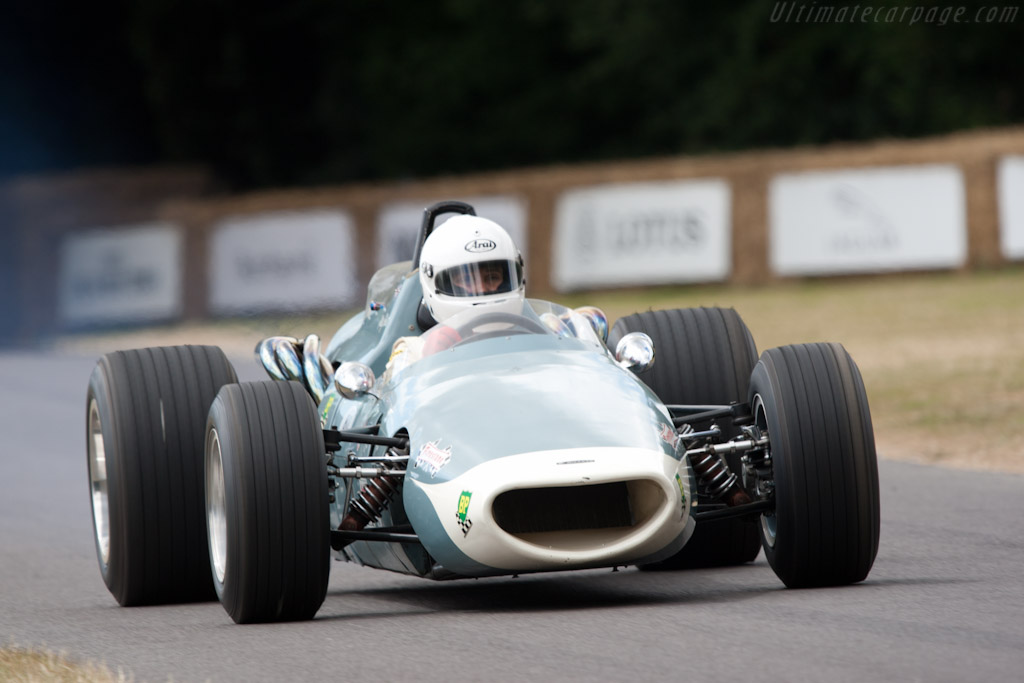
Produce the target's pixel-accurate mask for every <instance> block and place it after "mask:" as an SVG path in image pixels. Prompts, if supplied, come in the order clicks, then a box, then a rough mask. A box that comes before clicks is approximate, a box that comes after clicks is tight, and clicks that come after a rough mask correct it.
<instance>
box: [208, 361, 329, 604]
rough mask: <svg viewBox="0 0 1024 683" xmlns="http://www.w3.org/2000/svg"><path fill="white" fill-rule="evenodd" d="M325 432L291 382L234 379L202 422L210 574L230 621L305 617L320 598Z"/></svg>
mask: <svg viewBox="0 0 1024 683" xmlns="http://www.w3.org/2000/svg"><path fill="white" fill-rule="evenodd" d="M326 452H327V451H326V449H325V447H324V437H323V430H322V428H321V426H320V420H319V418H318V417H317V414H316V407H315V406H314V405H313V402H312V400H311V399H310V397H309V394H308V393H307V392H306V390H305V389H304V388H303V386H302V385H301V384H299V383H298V382H279V381H278V382H275V381H266V382H248V383H244V384H235V385H231V386H228V387H224V389H223V390H222V391H221V392H220V393H219V394H218V395H217V398H216V400H214V402H213V405H212V406H211V407H210V415H209V420H208V422H207V428H206V522H207V526H208V527H209V558H210V559H209V570H210V572H211V573H212V574H213V579H214V586H215V588H216V591H217V596H218V597H219V598H220V601H221V603H222V604H223V605H224V609H225V610H226V611H227V613H228V614H229V615H230V616H231V618H232V619H233V620H234V621H235V622H237V623H240V624H242V623H251V622H269V621H298V620H304V619H312V618H313V616H314V615H315V614H316V612H317V610H318V609H320V605H321V604H322V603H323V601H324V597H325V596H326V594H327V580H328V578H329V570H330V566H329V563H330V541H331V538H330V533H331V532H330V518H329V510H328V490H327V461H326V458H325V457H324V456H325V454H326Z"/></svg>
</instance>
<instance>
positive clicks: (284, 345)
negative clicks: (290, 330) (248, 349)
mask: <svg viewBox="0 0 1024 683" xmlns="http://www.w3.org/2000/svg"><path fill="white" fill-rule="evenodd" d="M255 352H256V360H257V361H258V362H259V364H260V365H262V366H263V369H264V370H266V371H267V374H268V375H270V377H271V378H272V379H276V380H281V381H288V380H295V381H298V382H302V383H303V385H304V386H305V387H306V391H308V392H309V393H310V395H311V396H312V397H313V398H314V400H316V402H317V404H319V403H320V401H322V400H323V398H324V394H325V393H326V392H327V389H328V388H329V387H330V386H331V383H332V382H333V381H334V366H333V365H332V364H331V361H329V360H328V359H327V356H325V355H323V354H322V353H320V337H319V336H317V335H315V334H310V335H307V336H306V338H305V339H304V340H303V341H301V342H300V341H299V340H298V339H296V338H295V337H285V336H274V337H267V338H266V339H263V340H262V341H260V342H259V343H258V344H257V345H256V349H255Z"/></svg>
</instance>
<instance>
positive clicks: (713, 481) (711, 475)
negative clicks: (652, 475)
mask: <svg viewBox="0 0 1024 683" xmlns="http://www.w3.org/2000/svg"><path fill="white" fill-rule="evenodd" d="M686 427H689V425H686ZM692 431H693V430H692V428H690V429H688V430H687V429H683V430H682V432H681V434H682V436H683V438H686V435H687V433H689V432H692ZM690 465H691V466H692V467H693V472H694V474H696V475H697V478H698V479H699V480H700V483H701V484H703V485H704V488H705V490H706V491H707V493H708V495H709V496H711V497H712V498H716V499H721V500H723V501H724V502H725V504H726V505H728V506H729V507H734V506H736V505H744V504H746V503H749V502H750V496H748V495H747V493H746V491H744V490H743V488H742V487H740V485H739V478H738V477H737V476H736V474H735V473H734V472H733V471H732V470H730V469H729V465H728V464H726V462H725V456H724V455H721V454H720V453H715V452H714V451H712V450H710V449H708V450H705V451H703V452H698V453H692V452H691V456H690Z"/></svg>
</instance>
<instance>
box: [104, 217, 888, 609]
mask: <svg viewBox="0 0 1024 683" xmlns="http://www.w3.org/2000/svg"><path fill="white" fill-rule="evenodd" d="M450 213H455V214H464V215H472V214H473V209H472V207H470V206H468V205H466V204H462V203H459V202H445V203H441V204H438V205H435V206H432V207H430V208H428V209H427V210H426V211H425V213H424V220H423V224H422V226H421V228H420V236H419V242H418V247H417V254H416V257H415V258H414V259H413V260H412V261H408V262H404V263H399V264H395V265H392V266H389V267H386V268H384V269H382V270H380V271H379V272H378V273H377V274H376V275H375V276H374V277H373V279H372V281H371V282H370V285H369V288H368V296H367V302H366V306H365V307H364V308H363V309H362V311H361V312H359V313H358V314H357V315H355V316H354V317H353V318H352V319H351V320H349V321H348V322H347V323H345V324H344V325H343V326H342V327H341V329H339V330H338V332H337V333H336V334H335V335H334V337H333V339H331V340H330V342H329V343H328V344H327V345H326V347H325V348H321V344H320V340H319V339H318V338H317V337H316V336H315V335H309V336H308V337H306V338H305V339H301V340H300V339H293V338H287V337H271V338H268V339H265V340H263V341H262V342H260V344H259V345H258V346H257V355H258V358H259V359H260V362H261V364H262V365H263V367H264V368H265V369H266V370H267V372H268V374H269V375H270V376H271V379H269V380H267V381H262V382H247V383H238V382H237V378H236V376H235V373H234V370H233V369H232V367H231V365H230V363H229V362H228V361H227V359H226V357H225V356H224V354H223V353H222V352H221V351H220V350H219V349H217V348H215V347H194V346H185V347H160V348H151V349H139V350H131V351H120V352H116V353H111V354H107V355H106V356H104V357H103V358H102V359H101V360H100V361H99V363H98V364H97V366H96V369H95V371H94V372H93V375H92V378H91V380H90V383H89V391H88V397H87V413H86V414H87V453H88V464H89V479H90V493H91V497H92V510H93V520H94V525H93V528H94V532H95V539H96V548H97V555H98V558H99V564H100V569H101V574H102V576H103V578H104V581H105V582H106V585H107V587H108V588H109V589H110V591H111V593H113V595H114V596H115V598H116V599H117V600H118V602H119V603H121V604H122V605H134V604H156V603H166V602H176V601H188V600H201V599H206V598H211V597H213V596H214V595H216V596H217V597H218V598H219V599H220V601H221V602H222V603H223V605H224V607H225V609H226V610H227V612H228V613H229V614H230V616H231V617H232V618H233V619H234V620H235V621H236V622H239V623H246V622H266V621H283V620H300V619H310V618H312V617H313V616H314V615H315V614H316V613H317V611H318V610H319V608H320V607H321V605H322V603H323V601H324V598H325V596H326V592H327V585H328V576H329V566H330V560H331V555H332V554H333V555H334V557H335V558H336V559H339V560H345V561H350V562H355V563H358V564H361V565H366V566H370V567H376V568H380V569H388V570H392V571H397V572H402V573H406V574H413V575H416V576H421V577H425V578H431V579H457V578H461V577H484V576H500V575H516V574H522V573H527V572H544V571H562V570H570V569H582V568H593V567H620V566H631V565H636V566H639V567H641V568H644V569H679V568H686V567H701V566H705V567H706V566H726V565H735V564H742V563H746V562H751V561H752V560H754V558H755V557H756V556H757V555H758V553H759V552H760V550H761V549H762V548H763V549H764V551H765V555H766V557H767V559H768V562H769V564H770V565H771V567H772V569H773V570H774V571H775V573H776V574H777V575H778V577H779V578H780V579H781V580H782V581H783V582H784V583H785V584H786V585H787V586H790V587H803V586H819V585H841V584H848V583H854V582H858V581H862V580H863V579H864V578H865V577H866V576H867V575H868V572H869V571H870V569H871V566H872V563H873V561H874V558H875V554H876V552H877V548H878V536H879V494H878V475H877V464H876V456H875V447H874V436H873V433H872V427H871V417H870V413H869V409H868V403H867V398H866V394H865V391H864V386H863V383H862V380H861V376H860V373H859V372H858V370H857V367H856V365H855V364H854V362H853V360H852V359H851V358H850V356H849V355H848V354H847V352H846V351H845V350H844V349H843V348H842V347H841V346H840V345H838V344H803V345H794V346H787V347H782V348H776V349H771V350H768V351H765V352H764V353H763V354H762V355H761V356H760V359H759V358H758V355H757V351H756V348H755V346H754V342H753V338H752V336H751V334H750V332H749V330H748V329H747V327H746V325H745V324H744V323H743V321H742V320H741V319H740V317H739V315H738V314H737V313H736V312H735V311H733V310H731V309H719V308H699V309H677V310H667V311H647V312H641V313H636V314H633V315H630V316H627V317H625V318H623V319H620V320H619V321H617V322H616V323H615V325H614V327H612V328H611V329H610V330H609V326H608V322H607V320H606V319H605V317H604V315H603V313H601V312H600V311H599V310H597V309H594V308H592V307H584V308H581V309H577V310H571V309H568V308H565V307H562V306H559V305H557V304H554V303H551V302H547V301H540V300H534V299H530V300H526V301H525V303H523V304H522V305H521V307H518V308H517V309H516V310H515V311H514V312H509V311H507V310H505V311H501V312H486V311H484V312H479V311H475V310H467V311H465V312H463V313H459V314H458V315H454V316H452V317H451V318H449V319H446V320H445V321H444V324H437V323H436V322H435V321H433V320H431V319H430V316H429V314H428V313H429V312H425V311H424V306H423V300H424V292H423V288H422V285H421V280H420V278H419V277H418V269H417V268H414V264H418V263H421V260H420V258H419V255H420V254H419V252H420V250H421V248H422V246H423V244H424V243H425V242H426V240H427V239H428V238H429V236H430V235H431V233H432V232H433V231H434V230H435V222H436V221H437V217H438V216H439V215H443V214H450ZM400 340H411V341H409V342H408V343H409V344H415V348H416V349H417V350H418V357H417V358H416V360H415V362H408V363H399V362H397V361H396V355H397V354H398V352H399V350H400V347H401V342H400ZM396 342H400V343H398V344H396Z"/></svg>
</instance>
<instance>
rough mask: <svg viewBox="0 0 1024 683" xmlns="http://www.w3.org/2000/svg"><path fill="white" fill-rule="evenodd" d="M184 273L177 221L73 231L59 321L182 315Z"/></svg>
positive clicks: (63, 252)
mask: <svg viewBox="0 0 1024 683" xmlns="http://www.w3.org/2000/svg"><path fill="white" fill-rule="evenodd" d="M181 272H182V234H181V231H180V230H179V229H178V227H177V226H175V225H174V224H171V223H144V224H139V225H131V226H119V227H117V228H101V229H95V230H88V231H85V232H80V233H74V234H70V235H68V236H67V237H66V238H65V239H64V240H63V242H62V243H61V249H60V272H59V273H58V286H57V291H58V294H57V309H58V320H59V322H60V323H61V324H63V325H65V326H68V327H78V326H92V325H103V324H135V323H147V322H156V321H163V320H169V319H172V318H176V317H178V316H180V315H181V311H182V288H181V284H182V283H181Z"/></svg>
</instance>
